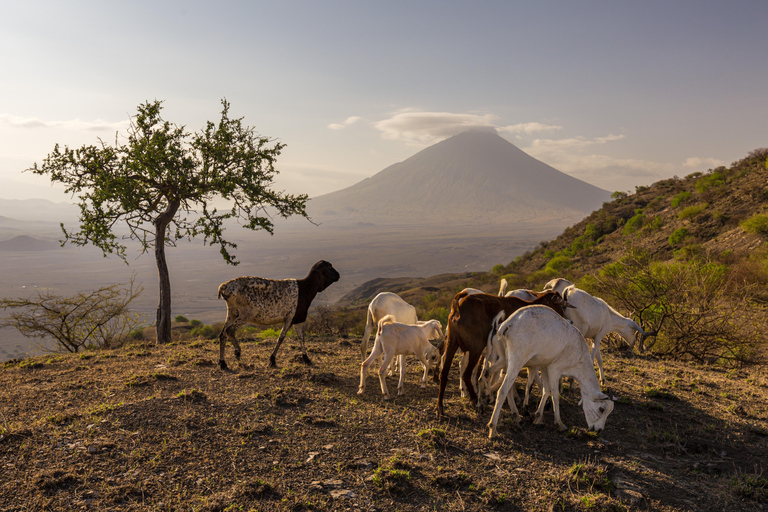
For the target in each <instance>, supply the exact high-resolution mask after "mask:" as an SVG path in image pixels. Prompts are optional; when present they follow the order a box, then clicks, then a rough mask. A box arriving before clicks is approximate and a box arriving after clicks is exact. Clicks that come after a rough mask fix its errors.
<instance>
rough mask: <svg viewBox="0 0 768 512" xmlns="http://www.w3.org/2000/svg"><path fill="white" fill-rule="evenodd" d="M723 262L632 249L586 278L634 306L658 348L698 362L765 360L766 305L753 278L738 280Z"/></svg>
mask: <svg viewBox="0 0 768 512" xmlns="http://www.w3.org/2000/svg"><path fill="white" fill-rule="evenodd" d="M735 281H736V278H735V276H734V274H733V273H731V272H729V271H728V268H727V267H726V266H724V265H721V264H717V263H713V262H710V261H701V260H697V259H694V260H691V261H677V262H674V263H662V262H657V261H653V260H652V259H651V258H650V256H649V255H647V254H644V253H640V252H632V253H630V254H629V255H628V256H626V257H625V258H623V259H621V260H619V261H618V262H616V263H613V264H611V265H608V266H606V267H605V268H604V269H603V270H602V271H600V273H599V275H598V276H596V277H594V278H593V279H589V280H586V281H585V282H586V283H587V284H588V286H589V288H590V289H591V291H593V292H594V293H595V294H597V295H602V296H605V297H606V298H608V297H610V298H611V299H612V300H611V302H614V303H618V304H620V307H621V308H623V309H625V310H626V311H630V312H634V313H635V314H636V315H637V317H638V320H639V321H640V322H641V323H644V324H645V325H646V328H648V327H651V328H653V329H659V334H658V336H657V337H656V338H655V339H653V338H650V339H649V341H648V345H647V348H649V349H651V350H652V351H653V352H654V353H655V354H657V355H661V356H667V357H672V358H676V359H693V360H695V361H698V362H700V363H715V364H720V365H745V364H755V363H759V362H762V361H761V356H760V353H761V348H763V347H765V345H766V339H765V335H764V334H763V333H762V328H761V326H762V323H763V320H761V319H764V312H763V310H762V309H761V308H760V307H759V306H758V305H757V304H755V302H754V301H753V300H752V294H753V293H752V292H753V291H754V289H755V288H756V285H755V284H752V283H744V282H741V283H738V286H737V283H736V282H735Z"/></svg>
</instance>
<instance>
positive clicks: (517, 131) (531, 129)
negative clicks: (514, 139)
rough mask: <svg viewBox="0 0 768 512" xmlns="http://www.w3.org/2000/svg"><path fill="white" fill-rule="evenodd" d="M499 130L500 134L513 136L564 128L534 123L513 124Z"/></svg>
mask: <svg viewBox="0 0 768 512" xmlns="http://www.w3.org/2000/svg"><path fill="white" fill-rule="evenodd" d="M497 129H498V130H499V131H500V132H503V133H510V134H513V135H532V134H534V133H538V132H549V131H555V130H562V129H563V127H562V126H556V125H549V124H543V123H535V122H534V123H519V124H511V125H508V126H500V127H498V128H497Z"/></svg>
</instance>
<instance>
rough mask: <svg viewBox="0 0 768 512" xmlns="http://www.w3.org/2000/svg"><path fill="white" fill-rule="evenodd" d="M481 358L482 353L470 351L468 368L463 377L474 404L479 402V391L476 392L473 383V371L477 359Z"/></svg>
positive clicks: (470, 399)
mask: <svg viewBox="0 0 768 512" xmlns="http://www.w3.org/2000/svg"><path fill="white" fill-rule="evenodd" d="M479 359H480V353H474V352H472V351H469V360H468V361H467V368H466V369H465V370H464V374H463V375H462V379H463V380H464V384H465V385H466V386H467V392H468V393H469V401H470V402H472V403H473V404H477V393H475V387H474V386H473V385H472V373H474V371H475V366H476V365H477V361H478V360H479Z"/></svg>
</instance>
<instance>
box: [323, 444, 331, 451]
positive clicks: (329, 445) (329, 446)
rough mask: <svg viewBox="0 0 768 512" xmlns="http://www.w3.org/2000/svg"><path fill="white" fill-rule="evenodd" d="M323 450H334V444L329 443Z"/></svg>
mask: <svg viewBox="0 0 768 512" xmlns="http://www.w3.org/2000/svg"><path fill="white" fill-rule="evenodd" d="M323 450H327V451H331V450H333V445H332V444H327V445H325V446H323Z"/></svg>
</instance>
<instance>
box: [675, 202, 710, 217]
mask: <svg viewBox="0 0 768 512" xmlns="http://www.w3.org/2000/svg"><path fill="white" fill-rule="evenodd" d="M708 206H709V204H707V203H699V204H695V205H693V206H688V207H686V208H683V211H681V212H680V213H679V214H678V216H677V218H678V219H680V220H685V219H690V218H692V217H696V216H697V215H699V214H700V213H701V212H703V211H704V210H706V209H707V207H708Z"/></svg>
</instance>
